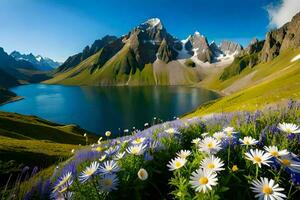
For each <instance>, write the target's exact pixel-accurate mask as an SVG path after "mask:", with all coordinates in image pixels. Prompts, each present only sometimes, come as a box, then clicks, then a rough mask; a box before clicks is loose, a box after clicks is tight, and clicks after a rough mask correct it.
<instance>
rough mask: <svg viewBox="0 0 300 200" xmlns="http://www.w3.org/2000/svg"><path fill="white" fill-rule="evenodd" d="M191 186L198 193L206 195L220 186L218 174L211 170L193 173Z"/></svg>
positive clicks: (199, 170) (200, 170)
mask: <svg viewBox="0 0 300 200" xmlns="http://www.w3.org/2000/svg"><path fill="white" fill-rule="evenodd" d="M190 184H191V185H192V188H194V190H195V191H196V192H203V193H206V192H208V191H209V190H212V186H215V185H217V184H218V178H217V174H216V173H215V172H213V171H211V170H205V169H198V170H196V171H194V172H193V173H192V175H191V177H190Z"/></svg>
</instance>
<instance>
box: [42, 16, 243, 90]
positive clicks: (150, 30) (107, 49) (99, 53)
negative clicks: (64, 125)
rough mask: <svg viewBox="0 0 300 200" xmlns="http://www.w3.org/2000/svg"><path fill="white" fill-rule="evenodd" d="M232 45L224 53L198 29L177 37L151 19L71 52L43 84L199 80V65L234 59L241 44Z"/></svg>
mask: <svg viewBox="0 0 300 200" xmlns="http://www.w3.org/2000/svg"><path fill="white" fill-rule="evenodd" d="M232 44H233V43H232ZM232 46H233V47H231V46H230V49H229V50H227V51H226V52H223V51H222V50H221V49H220V47H219V46H217V45H216V44H214V43H212V44H209V43H208V40H207V38H206V37H205V36H203V35H201V34H200V33H199V32H195V33H194V34H193V35H190V36H189V37H188V38H187V39H186V40H182V41H180V40H178V39H177V38H175V37H173V36H172V35H171V34H169V33H168V32H167V30H166V28H165V27H164V25H163V23H162V22H161V20H160V19H158V18H152V19H149V20H147V21H145V22H144V23H141V24H140V25H138V26H137V27H134V28H133V29H132V30H131V31H130V32H129V33H128V34H126V35H124V36H122V37H119V38H117V37H114V36H105V37H104V38H102V39H100V40H96V41H95V42H94V44H93V45H92V46H91V47H89V46H87V47H85V48H84V50H83V51H82V52H81V53H78V54H76V55H73V56H71V57H69V58H68V59H67V60H66V62H65V63H63V64H62V65H61V66H60V67H59V68H58V69H57V70H55V72H54V78H52V79H50V80H47V81H45V82H44V83H48V84H56V83H58V84H68V85H103V86H104V85H105V86H107V85H178V84H180V85H182V84H192V83H196V82H198V81H200V80H201V76H202V70H201V68H202V67H203V66H207V65H209V66H210V65H211V66H214V65H216V64H217V65H220V63H221V65H228V61H227V60H226V59H229V60H233V55H234V54H235V53H239V51H240V50H241V49H242V47H241V46H240V45H238V44H236V45H235V46H234V45H232ZM94 47H97V48H94ZM227 48H229V47H227ZM234 48H235V49H234ZM230 50H232V51H230ZM223 61H226V62H224V63H223Z"/></svg>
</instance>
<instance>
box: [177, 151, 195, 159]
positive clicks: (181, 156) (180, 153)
mask: <svg viewBox="0 0 300 200" xmlns="http://www.w3.org/2000/svg"><path fill="white" fill-rule="evenodd" d="M191 153H192V152H191V151H190V150H181V151H179V152H177V153H176V155H177V156H179V157H180V158H187V157H188V156H189V155H191Z"/></svg>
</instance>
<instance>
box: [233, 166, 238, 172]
mask: <svg viewBox="0 0 300 200" xmlns="http://www.w3.org/2000/svg"><path fill="white" fill-rule="evenodd" d="M231 170H232V171H233V172H236V171H238V170H239V168H238V166H237V165H233V166H232V168H231Z"/></svg>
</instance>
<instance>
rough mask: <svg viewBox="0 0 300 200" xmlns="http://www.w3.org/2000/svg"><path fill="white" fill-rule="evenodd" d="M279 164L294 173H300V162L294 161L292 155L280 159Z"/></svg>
mask: <svg viewBox="0 0 300 200" xmlns="http://www.w3.org/2000/svg"><path fill="white" fill-rule="evenodd" d="M278 160H279V162H280V163H281V164H282V165H283V166H285V167H287V168H288V169H290V170H291V171H293V172H296V173H300V162H299V161H295V160H293V157H292V156H291V155H285V156H282V157H280V158H278Z"/></svg>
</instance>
